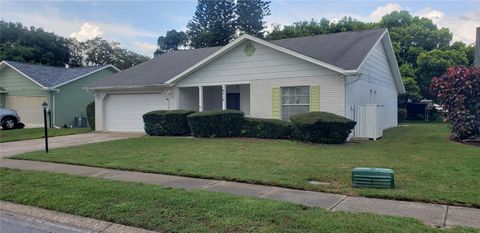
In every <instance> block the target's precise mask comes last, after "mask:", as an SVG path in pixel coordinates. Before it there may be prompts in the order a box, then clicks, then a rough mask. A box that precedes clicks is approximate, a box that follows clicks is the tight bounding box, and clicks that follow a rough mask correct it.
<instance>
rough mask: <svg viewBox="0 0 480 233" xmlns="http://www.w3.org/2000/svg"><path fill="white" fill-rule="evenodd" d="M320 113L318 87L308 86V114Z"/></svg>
mask: <svg viewBox="0 0 480 233" xmlns="http://www.w3.org/2000/svg"><path fill="white" fill-rule="evenodd" d="M318 111H320V86H310V112H318Z"/></svg>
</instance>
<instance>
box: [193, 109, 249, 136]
mask: <svg viewBox="0 0 480 233" xmlns="http://www.w3.org/2000/svg"><path fill="white" fill-rule="evenodd" d="M243 116H244V114H243V112H241V111H237V110H217V111H206V112H197V113H193V114H190V115H189V116H188V117H187V119H188V124H189V125H190V129H191V130H192V134H193V136H195V137H238V136H240V132H241V128H242V124H243Z"/></svg>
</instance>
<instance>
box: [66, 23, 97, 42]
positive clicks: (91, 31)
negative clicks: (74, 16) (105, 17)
mask: <svg viewBox="0 0 480 233" xmlns="http://www.w3.org/2000/svg"><path fill="white" fill-rule="evenodd" d="M101 36H103V32H102V31H101V30H100V27H99V26H97V25H94V24H90V23H83V24H82V26H81V27H80V31H78V32H72V34H70V37H73V38H75V39H77V40H78V41H86V40H90V39H93V38H95V37H101Z"/></svg>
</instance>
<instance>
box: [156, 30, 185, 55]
mask: <svg viewBox="0 0 480 233" xmlns="http://www.w3.org/2000/svg"><path fill="white" fill-rule="evenodd" d="M186 43H187V34H185V32H182V31H180V32H177V31H175V30H173V29H172V30H170V31H167V33H166V34H165V36H160V37H158V40H157V45H158V48H157V50H155V53H154V54H153V55H154V56H158V55H161V54H164V53H167V52H170V51H172V50H178V49H179V48H180V47H182V46H186Z"/></svg>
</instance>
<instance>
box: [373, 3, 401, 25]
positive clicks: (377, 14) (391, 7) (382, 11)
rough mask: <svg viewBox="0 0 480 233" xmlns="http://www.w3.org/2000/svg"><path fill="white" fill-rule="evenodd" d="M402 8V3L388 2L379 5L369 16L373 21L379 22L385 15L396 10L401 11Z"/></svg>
mask: <svg viewBox="0 0 480 233" xmlns="http://www.w3.org/2000/svg"><path fill="white" fill-rule="evenodd" d="M401 9H402V7H401V6H400V4H397V3H388V4H387V5H385V6H379V7H377V9H375V10H374V11H373V12H372V13H370V15H368V18H369V19H370V20H371V21H373V22H378V21H380V20H381V19H382V17H383V16H384V15H386V14H389V13H391V12H394V11H399V10H401Z"/></svg>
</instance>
